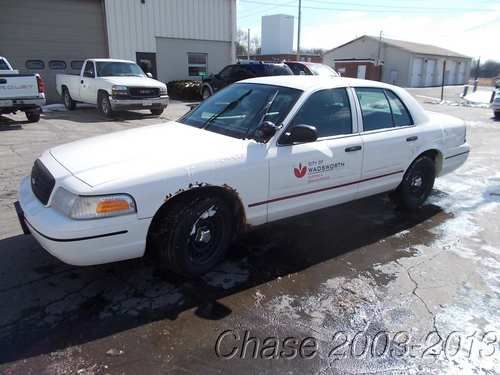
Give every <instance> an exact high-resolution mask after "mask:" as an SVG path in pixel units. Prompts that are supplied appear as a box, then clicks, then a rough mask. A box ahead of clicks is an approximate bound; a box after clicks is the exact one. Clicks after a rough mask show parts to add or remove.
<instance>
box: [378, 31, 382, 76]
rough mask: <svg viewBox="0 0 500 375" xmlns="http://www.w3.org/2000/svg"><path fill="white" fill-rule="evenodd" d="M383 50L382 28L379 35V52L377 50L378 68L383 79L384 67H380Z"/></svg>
mask: <svg viewBox="0 0 500 375" xmlns="http://www.w3.org/2000/svg"><path fill="white" fill-rule="evenodd" d="M381 50H382V30H380V35H379V37H378V52H377V69H378V79H379V81H382V68H381V67H380V52H381Z"/></svg>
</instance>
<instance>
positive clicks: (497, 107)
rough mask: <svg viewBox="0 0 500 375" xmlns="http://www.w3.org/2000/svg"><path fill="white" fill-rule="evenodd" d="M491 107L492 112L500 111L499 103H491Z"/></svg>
mask: <svg viewBox="0 0 500 375" xmlns="http://www.w3.org/2000/svg"><path fill="white" fill-rule="evenodd" d="M491 108H492V109H493V112H500V103H496V102H493V103H491Z"/></svg>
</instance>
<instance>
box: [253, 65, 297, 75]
mask: <svg viewBox="0 0 500 375" xmlns="http://www.w3.org/2000/svg"><path fill="white" fill-rule="evenodd" d="M248 69H249V70H251V71H252V72H253V73H254V74H255V75H256V76H257V77H262V76H289V75H293V72H292V71H291V70H290V68H289V67H288V66H286V65H278V64H255V65H249V66H248Z"/></svg>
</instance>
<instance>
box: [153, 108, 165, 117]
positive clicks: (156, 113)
mask: <svg viewBox="0 0 500 375" xmlns="http://www.w3.org/2000/svg"><path fill="white" fill-rule="evenodd" d="M164 110H165V108H154V109H152V110H151V114H152V115H153V116H161V114H162V113H163V111H164Z"/></svg>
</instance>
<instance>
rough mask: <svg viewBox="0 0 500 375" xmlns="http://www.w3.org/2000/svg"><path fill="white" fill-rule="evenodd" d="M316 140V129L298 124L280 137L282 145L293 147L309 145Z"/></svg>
mask: <svg viewBox="0 0 500 375" xmlns="http://www.w3.org/2000/svg"><path fill="white" fill-rule="evenodd" d="M317 139H318V132H317V130H316V127H314V126H312V125H304V124H299V125H295V126H294V127H293V128H291V129H290V132H287V133H285V134H284V135H283V137H282V140H281V141H282V143H284V144H287V145H293V144H295V143H309V142H314V141H316V140H317Z"/></svg>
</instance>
